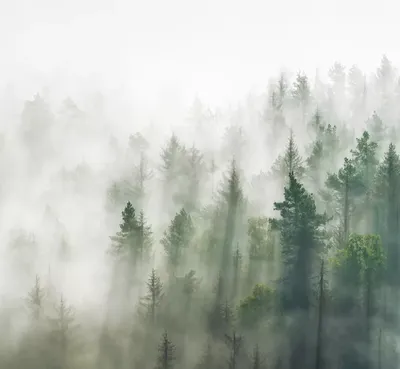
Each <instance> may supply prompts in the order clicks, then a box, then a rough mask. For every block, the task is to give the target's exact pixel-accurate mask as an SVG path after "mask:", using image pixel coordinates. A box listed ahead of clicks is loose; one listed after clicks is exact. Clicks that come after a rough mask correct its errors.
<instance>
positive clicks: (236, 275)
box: [231, 244, 242, 301]
mask: <svg viewBox="0 0 400 369" xmlns="http://www.w3.org/2000/svg"><path fill="white" fill-rule="evenodd" d="M241 267H242V253H241V252H240V248H239V244H238V245H237V246H236V250H235V252H234V254H233V281H232V295H231V301H235V299H236V296H237V293H238V290H239V280H240V274H241V273H240V272H241Z"/></svg>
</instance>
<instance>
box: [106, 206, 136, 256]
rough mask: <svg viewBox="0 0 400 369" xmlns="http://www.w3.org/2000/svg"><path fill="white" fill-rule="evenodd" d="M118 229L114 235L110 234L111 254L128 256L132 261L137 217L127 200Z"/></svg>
mask: <svg viewBox="0 0 400 369" xmlns="http://www.w3.org/2000/svg"><path fill="white" fill-rule="evenodd" d="M119 227H120V231H119V232H117V234H116V235H115V236H111V237H110V239H111V241H112V249H111V252H112V254H113V255H115V256H116V257H119V258H128V259H129V260H131V261H133V260H135V258H136V257H137V254H138V250H137V230H138V225H137V219H136V214H135V209H134V207H133V206H132V204H131V203H130V202H129V201H128V203H127V204H126V206H125V209H124V210H123V211H122V223H121V224H120V225H119Z"/></svg>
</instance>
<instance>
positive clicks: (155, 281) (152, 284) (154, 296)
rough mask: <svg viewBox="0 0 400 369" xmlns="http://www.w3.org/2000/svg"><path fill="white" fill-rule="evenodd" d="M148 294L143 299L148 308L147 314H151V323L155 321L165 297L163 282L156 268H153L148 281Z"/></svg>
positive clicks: (143, 304)
mask: <svg viewBox="0 0 400 369" xmlns="http://www.w3.org/2000/svg"><path fill="white" fill-rule="evenodd" d="M146 286H147V294H146V296H145V297H144V298H143V299H142V302H141V304H142V306H144V307H145V309H146V314H147V315H148V316H149V318H150V321H151V323H154V322H155V319H156V314H157V308H158V307H159V306H160V304H161V301H162V299H163V297H164V292H163V284H162V282H161V279H160V277H159V276H158V275H157V273H156V270H155V269H152V271H151V273H150V276H149V279H148V280H147V282H146Z"/></svg>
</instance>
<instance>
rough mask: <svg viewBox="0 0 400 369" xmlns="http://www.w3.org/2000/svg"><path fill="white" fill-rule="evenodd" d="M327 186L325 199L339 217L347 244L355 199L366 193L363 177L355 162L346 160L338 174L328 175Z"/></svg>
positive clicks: (323, 193) (324, 193) (324, 194)
mask: <svg viewBox="0 0 400 369" xmlns="http://www.w3.org/2000/svg"><path fill="white" fill-rule="evenodd" d="M325 185H326V187H327V191H325V192H322V195H323V198H324V200H325V201H326V203H327V204H328V206H329V205H330V206H331V207H332V208H331V209H332V210H333V212H334V213H336V214H338V215H339V219H340V221H341V226H342V229H343V235H344V240H343V242H344V243H346V242H347V237H348V235H349V233H350V226H351V224H350V219H351V214H352V212H353V211H354V206H355V199H356V197H357V196H359V195H361V194H362V193H363V192H364V191H365V190H364V185H363V183H362V179H361V175H360V174H359V173H358V172H357V170H356V167H355V164H354V162H353V161H352V160H349V159H348V158H345V159H344V165H343V167H342V168H341V169H339V171H338V173H337V174H331V173H330V174H328V178H327V180H326V183H325Z"/></svg>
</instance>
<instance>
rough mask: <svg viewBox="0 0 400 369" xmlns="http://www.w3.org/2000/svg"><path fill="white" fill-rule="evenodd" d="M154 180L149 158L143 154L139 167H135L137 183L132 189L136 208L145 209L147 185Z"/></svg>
mask: <svg viewBox="0 0 400 369" xmlns="http://www.w3.org/2000/svg"><path fill="white" fill-rule="evenodd" d="M152 178H153V171H152V170H151V169H150V168H149V164H148V160H147V157H146V156H145V154H144V153H143V152H141V154H140V162H139V165H137V166H136V167H135V173H134V181H135V182H134V184H133V189H132V195H133V196H132V197H133V198H134V202H135V205H136V206H138V207H141V208H142V207H143V205H144V200H145V198H146V183H147V182H148V181H149V180H151V179H152Z"/></svg>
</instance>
